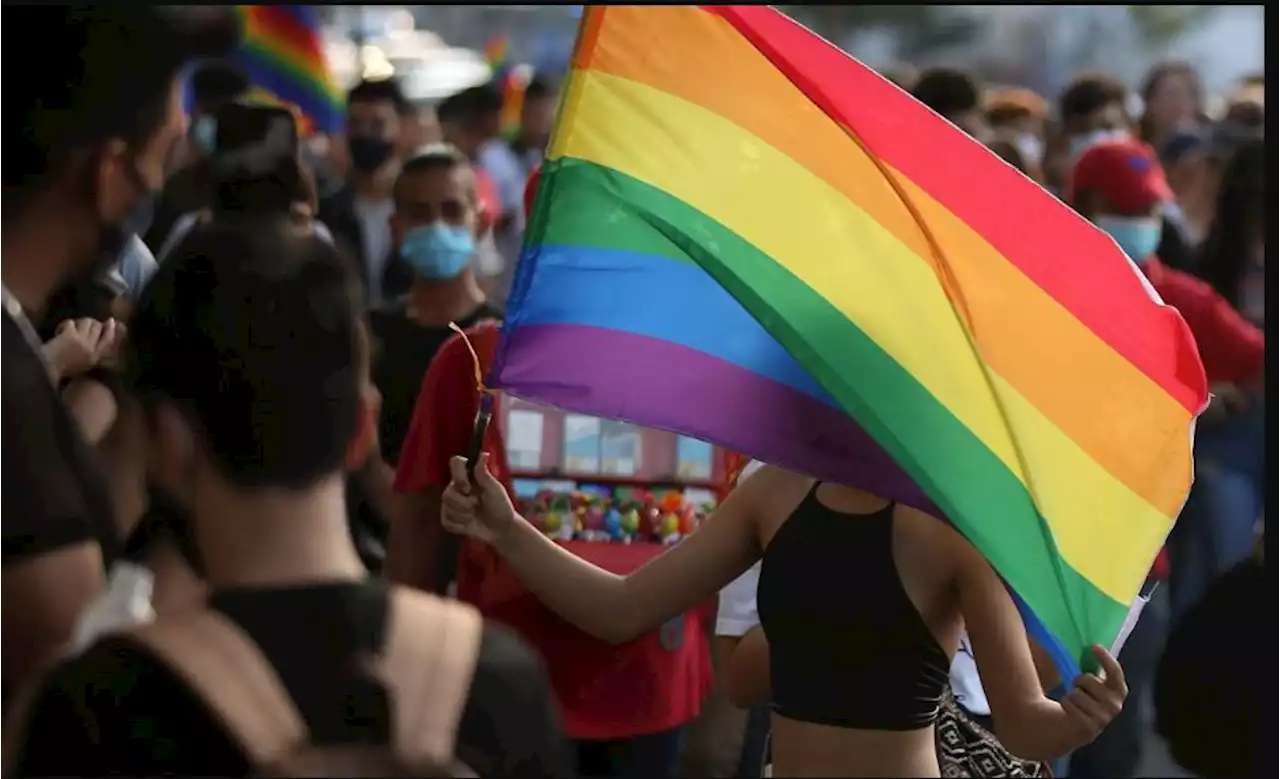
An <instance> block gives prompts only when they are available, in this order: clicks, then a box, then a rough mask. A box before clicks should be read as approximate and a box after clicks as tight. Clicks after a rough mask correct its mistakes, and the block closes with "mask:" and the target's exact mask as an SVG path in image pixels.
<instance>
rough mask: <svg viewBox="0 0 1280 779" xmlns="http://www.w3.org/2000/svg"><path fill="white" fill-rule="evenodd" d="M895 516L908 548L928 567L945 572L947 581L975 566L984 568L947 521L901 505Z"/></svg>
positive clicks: (979, 556) (973, 551) (972, 547)
mask: <svg viewBox="0 0 1280 779" xmlns="http://www.w3.org/2000/svg"><path fill="white" fill-rule="evenodd" d="M894 517H895V519H896V520H897V524H898V531H897V532H899V533H901V534H903V536H904V537H905V538H906V539H908V540H909V542H910V546H909V547H907V548H909V549H911V550H912V551H913V552H914V553H915V554H916V555H918V556H920V557H921V558H924V559H925V560H926V561H927V562H928V563H929V564H930V565H931V566H936V567H937V569H938V570H945V571H946V572H947V573H948V575H949V577H950V578H957V577H959V576H960V575H961V574H962V573H963V572H964V571H965V570H968V569H970V568H971V567H972V566H973V565H975V564H981V565H984V566H985V565H986V561H985V560H984V559H983V557H982V555H981V554H979V553H978V550H977V549H975V548H974V546H973V544H971V543H969V540H968V539H967V538H965V537H964V534H962V533H961V532H960V531H958V530H956V528H955V527H954V526H952V524H951V523H950V522H948V521H947V520H945V519H942V518H941V517H938V516H936V515H934V514H930V513H928V512H926V511H922V510H920V509H918V508H913V507H911V506H904V505H901V504H899V505H898V507H897V511H896V513H895V515H894Z"/></svg>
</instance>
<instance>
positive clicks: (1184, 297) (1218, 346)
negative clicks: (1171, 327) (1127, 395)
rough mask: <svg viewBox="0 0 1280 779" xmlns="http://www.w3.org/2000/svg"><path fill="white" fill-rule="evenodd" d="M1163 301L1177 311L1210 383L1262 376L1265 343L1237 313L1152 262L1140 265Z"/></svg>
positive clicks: (1195, 282)
mask: <svg viewBox="0 0 1280 779" xmlns="http://www.w3.org/2000/svg"><path fill="white" fill-rule="evenodd" d="M1142 270H1143V272H1144V273H1146V275H1147V280H1148V281H1150V282H1151V286H1152V287H1154V288H1155V291H1156V292H1158V293H1160V297H1161V298H1163V299H1164V302H1166V303H1168V304H1169V305H1171V306H1173V307H1174V308H1176V309H1178V313H1179V314H1182V318H1183V319H1184V320H1186V323H1187V327H1188V328H1190V330H1191V335H1192V336H1194V337H1195V339H1196V346H1197V347H1199V349H1200V361H1201V362H1202V363H1204V373H1205V377H1206V378H1207V379H1208V380H1209V384H1210V385H1213V384H1217V383H1230V384H1240V383H1247V382H1250V381H1253V380H1256V379H1258V378H1261V376H1262V361H1263V356H1264V354H1265V352H1266V342H1265V341H1264V339H1263V337H1262V331H1261V330H1259V329H1258V327H1257V325H1254V324H1253V323H1252V322H1250V321H1249V320H1247V319H1245V318H1244V316H1242V315H1241V314H1240V312H1239V311H1236V310H1235V308H1234V307H1232V305H1231V304H1230V303H1229V302H1227V300H1226V299H1225V298H1223V297H1222V296H1221V295H1219V294H1218V293H1217V291H1215V290H1214V288H1213V287H1211V286H1209V285H1208V284H1206V283H1205V282H1204V281H1201V280H1200V279H1198V278H1196V277H1195V276H1192V275H1191V274H1189V273H1184V272H1183V271H1180V270H1176V269H1174V268H1170V267H1168V266H1166V265H1165V264H1164V263H1162V262H1160V260H1159V259H1158V258H1156V257H1150V258H1148V259H1147V261H1146V262H1145V263H1143V265H1142Z"/></svg>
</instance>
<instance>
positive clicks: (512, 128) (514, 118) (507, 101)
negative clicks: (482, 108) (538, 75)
mask: <svg viewBox="0 0 1280 779" xmlns="http://www.w3.org/2000/svg"><path fill="white" fill-rule="evenodd" d="M484 58H485V61H486V62H488V63H489V67H490V68H491V69H492V70H493V81H494V83H495V84H497V85H498V88H499V89H500V90H501V91H502V113H501V116H500V119H499V121H500V126H501V132H502V135H503V137H505V138H507V139H513V138H514V137H515V135H516V134H517V133H518V132H520V114H521V113H522V112H523V110H524V92H525V90H526V89H528V87H529V81H530V79H531V77H532V75H533V74H532V69H531V68H530V67H529V66H527V65H513V64H512V62H511V41H510V39H508V38H507V36H505V35H495V36H494V37H492V38H490V39H489V40H488V41H487V42H486V43H485V45H484Z"/></svg>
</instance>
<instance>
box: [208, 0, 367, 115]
mask: <svg viewBox="0 0 1280 779" xmlns="http://www.w3.org/2000/svg"><path fill="white" fill-rule="evenodd" d="M236 9H237V11H238V12H239V15H240V19H241V22H242V24H243V26H244V29H243V38H242V39H243V42H242V44H241V46H240V48H239V49H238V50H237V51H236V53H235V54H234V55H233V59H234V60H235V61H236V63H237V64H239V65H240V66H241V67H242V68H244V69H245V71H246V72H247V73H248V75H249V80H250V81H251V82H252V83H253V93H252V95H251V96H252V97H253V98H254V99H258V100H263V101H265V102H271V103H276V104H280V105H285V106H288V107H290V108H293V109H294V110H295V111H296V112H297V114H298V116H299V121H300V125H301V126H300V128H299V129H300V130H302V132H303V133H304V134H310V133H312V132H319V133H336V132H338V131H340V130H341V129H342V125H343V120H344V118H345V108H344V103H345V95H344V94H343V92H342V89H341V87H340V86H339V85H338V83H337V80H336V79H335V78H334V77H333V73H332V71H331V70H330V69H329V63H328V61H327V59H326V58H325V53H324V47H323V45H322V41H321V36H320V20H319V18H318V17H317V15H316V12H315V8H314V7H313V6H309V5H241V6H237V7H236Z"/></svg>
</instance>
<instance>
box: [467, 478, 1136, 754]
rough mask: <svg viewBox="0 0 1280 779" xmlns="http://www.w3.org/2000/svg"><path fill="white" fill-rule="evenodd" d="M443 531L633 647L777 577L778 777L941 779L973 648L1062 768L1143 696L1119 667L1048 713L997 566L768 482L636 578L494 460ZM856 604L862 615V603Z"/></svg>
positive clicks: (891, 508) (933, 535)
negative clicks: (534, 508) (947, 712)
mask: <svg viewBox="0 0 1280 779" xmlns="http://www.w3.org/2000/svg"><path fill="white" fill-rule="evenodd" d="M452 469H453V481H452V483H451V484H450V485H449V487H448V489H447V490H446V491H445V493H444V498H443V521H444V525H445V527H446V528H448V529H450V530H452V531H453V532H458V533H464V534H467V535H470V536H472V537H474V538H477V539H479V540H482V541H485V542H487V543H489V544H491V545H492V546H493V548H494V549H495V550H496V551H497V552H498V553H499V554H501V555H502V556H503V557H504V558H505V559H506V561H507V563H508V564H509V565H511V566H512V568H513V569H514V570H515V571H516V573H517V574H518V575H519V576H520V578H521V580H522V581H523V582H524V583H525V584H526V585H527V586H528V587H529V588H530V589H531V590H533V591H534V592H535V593H536V594H537V595H538V596H539V598H541V599H542V600H543V602H545V603H546V604H547V605H548V606H549V607H551V608H552V609H553V610H554V611H556V612H557V613H559V614H560V615H561V616H563V617H564V618H565V619H567V620H569V621H570V622H572V623H573V624H575V625H577V626H578V627H579V628H581V629H582V630H585V631H587V632H589V633H592V634H594V635H596V636H599V637H600V638H602V639H605V640H608V641H612V642H617V643H622V642H626V641H629V640H631V639H632V638H634V637H635V636H637V635H639V634H641V633H642V632H644V631H647V630H651V629H653V628H654V627H656V626H658V625H660V624H661V623H662V622H663V621H664V620H666V619H668V618H669V617H670V616H671V615H673V614H678V613H681V612H682V611H683V610H685V609H687V608H690V607H691V606H692V605H694V604H696V603H699V602H701V601H702V600H704V599H706V598H707V597H710V596H712V595H714V594H715V593H717V592H718V591H719V590H720V589H721V588H723V587H724V586H725V585H727V584H729V583H730V582H731V581H733V580H734V579H735V578H736V577H738V576H739V575H741V574H742V573H743V572H744V571H746V570H747V569H748V568H750V567H751V566H752V565H753V564H754V563H755V562H756V561H757V560H760V561H761V562H762V566H761V571H760V583H759V611H760V620H761V623H762V625H763V627H764V630H765V632H766V633H767V634H768V636H769V643H770V654H771V659H770V676H771V679H770V687H771V695H772V706H773V717H772V732H773V765H774V769H775V771H776V773H777V775H778V776H940V775H941V773H940V769H939V764H938V758H937V750H936V746H935V742H934V723H935V720H936V718H937V717H938V712H939V708H940V704H941V702H942V700H943V697H944V691H945V690H946V688H947V684H948V671H949V668H950V665H951V658H952V655H953V654H954V652H955V648H956V647H957V646H958V644H959V640H960V634H961V631H962V630H967V632H968V635H969V638H970V640H971V643H972V646H973V651H974V655H975V659H976V660H977V663H978V667H979V671H980V673H981V674H982V678H983V684H984V686H985V688H986V693H987V697H988V699H989V701H990V704H991V714H992V720H993V722H994V725H995V729H996V735H997V736H998V738H999V739H1000V742H1001V743H1002V744H1003V745H1004V746H1005V747H1007V748H1008V749H1009V750H1010V751H1011V752H1013V753H1014V754H1016V755H1018V756H1020V757H1023V758H1025V759H1028V760H1047V759H1051V758H1053V757H1056V756H1058V755H1061V754H1065V753H1067V752H1069V751H1071V750H1073V749H1075V748H1076V747H1079V746H1081V745H1083V744H1086V743H1088V742H1090V741H1091V740H1093V739H1094V738H1095V737H1096V736H1097V735H1098V733H1099V732H1101V730H1102V729H1103V728H1104V727H1105V726H1106V725H1107V723H1109V722H1110V721H1111V719H1113V718H1114V717H1115V715H1116V714H1117V713H1119V711H1120V708H1121V706H1122V705H1123V703H1124V699H1125V697H1126V695H1127V693H1128V691H1127V688H1126V686H1125V681H1124V674H1123V671H1121V669H1120V666H1119V664H1118V663H1116V661H1115V658H1114V657H1112V656H1111V654H1110V653H1109V652H1107V651H1106V650H1105V649H1103V648H1102V647H1095V648H1094V654H1095V656H1096V657H1097V660H1098V662H1099V664H1100V666H1101V673H1099V674H1093V673H1085V674H1082V675H1081V676H1080V677H1079V678H1077V679H1075V680H1074V682H1073V684H1072V689H1071V691H1070V693H1069V694H1068V695H1067V696H1066V697H1065V698H1063V700H1062V701H1061V702H1060V703H1059V702H1055V701H1052V700H1050V699H1048V698H1046V697H1045V696H1044V693H1043V691H1042V688H1041V684H1040V681H1039V678H1038V677H1037V674H1036V668H1035V664H1034V662H1033V660H1032V655H1031V650H1030V648H1029V646H1028V642H1027V637H1026V633H1025V631H1024V629H1023V627H1022V621H1021V618H1020V617H1019V614H1018V611H1017V609H1016V607H1015V605H1014V603H1013V601H1012V599H1011V598H1010V596H1009V594H1008V593H1007V591H1006V590H1005V588H1004V586H1003V584H1002V583H1001V581H1000V578H999V577H998V576H997V575H996V574H995V572H994V571H993V570H992V569H991V567H990V565H989V564H988V563H987V562H986V560H985V559H984V558H983V557H982V556H981V555H980V554H979V553H978V552H977V551H976V550H975V549H974V548H973V547H972V546H971V545H970V544H969V543H968V542H967V541H966V540H965V539H964V538H963V537H962V536H961V535H960V534H959V533H957V532H956V531H955V530H953V529H952V528H951V527H950V526H948V525H947V524H946V523H944V522H940V521H938V519H936V518H934V517H931V516H929V515H928V514H926V513H924V512H922V511H920V510H917V509H914V508H910V507H907V506H904V505H901V504H896V503H894V502H891V501H888V500H885V499H883V498H881V497H879V496H876V495H873V494H871V493H868V492H865V491H863V490H860V489H856V488H853V487H847V486H843V485H839V484H833V483H822V482H818V481H815V480H814V479H811V478H809V477H805V476H801V475H799V474H796V473H791V472H789V471H785V470H782V469H780V468H775V467H770V466H765V467H763V468H761V469H760V470H758V471H756V472H754V473H752V474H751V475H750V476H748V477H747V478H746V479H744V480H743V481H742V483H741V484H740V485H739V486H738V487H737V489H736V490H734V491H733V493H732V494H730V495H729V497H728V499H727V500H726V501H725V502H724V503H723V504H722V505H721V506H720V507H719V508H718V509H717V511H716V512H715V513H714V514H713V515H712V516H711V517H710V518H709V519H708V520H707V521H706V523H705V525H704V526H703V527H702V528H701V529H700V532H697V533H694V534H693V535H692V536H690V537H689V538H688V539H686V540H685V541H684V542H682V543H681V544H679V545H677V546H676V547H674V548H672V549H671V550H669V551H667V552H666V553H664V554H663V555H661V556H660V557H658V558H657V559H655V560H654V561H653V562H651V563H650V564H648V565H646V566H645V567H643V568H641V569H640V570H638V571H636V572H635V573H634V574H631V575H629V576H617V575H614V574H611V573H609V572H607V571H604V570H603V569H600V568H598V567H596V566H594V565H591V564H590V563H588V562H586V561H583V560H581V559H579V558H577V557H574V556H573V555H572V554H570V553H568V552H567V551H565V550H564V549H562V548H561V547H559V546H557V545H556V544H555V543H554V542H553V541H551V540H550V539H548V538H546V537H545V536H544V535H542V534H541V533H540V532H539V531H538V530H537V529H535V528H534V527H533V526H532V525H530V524H529V523H528V522H526V521H524V520H523V518H521V517H520V516H519V515H518V514H517V513H516V511H515V509H514V507H513V506H512V504H511V501H510V499H509V498H508V496H507V494H506V491H505V490H503V488H502V487H501V485H500V484H499V483H498V482H497V481H496V480H495V479H494V478H493V476H492V475H491V474H490V473H489V470H488V467H487V463H486V460H485V458H482V459H481V461H480V462H479V463H477V464H476V468H475V470H474V474H473V475H469V474H468V469H467V463H466V461H465V460H464V459H463V458H460V457H456V458H454V460H453V462H452ZM853 593H861V594H864V595H865V597H850V596H851V595H852V594H853Z"/></svg>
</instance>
